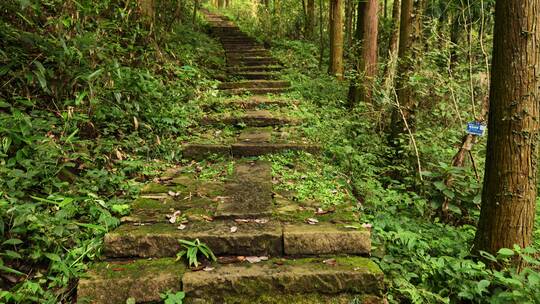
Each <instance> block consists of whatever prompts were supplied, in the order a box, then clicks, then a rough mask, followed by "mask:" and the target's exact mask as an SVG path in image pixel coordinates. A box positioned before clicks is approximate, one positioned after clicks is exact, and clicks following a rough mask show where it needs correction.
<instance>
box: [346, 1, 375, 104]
mask: <svg viewBox="0 0 540 304" xmlns="http://www.w3.org/2000/svg"><path fill="white" fill-rule="evenodd" d="M378 7H379V5H378V3H377V0H367V2H360V3H359V9H358V17H359V20H360V18H362V20H363V21H361V22H360V21H358V26H359V27H358V28H357V35H358V36H357V38H358V39H359V40H361V41H362V47H361V48H360V63H359V66H358V72H359V74H360V75H361V77H360V79H359V81H358V79H353V80H352V83H351V86H350V88H349V105H350V106H351V107H352V106H354V104H356V103H357V102H359V101H365V102H369V103H371V102H372V88H373V84H374V80H375V77H376V76H377V50H378V49H377V36H378V24H379V20H378V14H377V11H378Z"/></svg>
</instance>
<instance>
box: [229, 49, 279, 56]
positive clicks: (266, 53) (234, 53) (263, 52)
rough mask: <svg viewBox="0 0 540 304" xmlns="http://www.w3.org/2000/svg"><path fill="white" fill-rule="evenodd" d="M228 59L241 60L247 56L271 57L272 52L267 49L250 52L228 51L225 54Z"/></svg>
mask: <svg viewBox="0 0 540 304" xmlns="http://www.w3.org/2000/svg"><path fill="white" fill-rule="evenodd" d="M225 56H226V57H227V58H239V57H246V56H271V54H270V51H268V50H266V49H260V50H249V51H228V52H226V53H225Z"/></svg>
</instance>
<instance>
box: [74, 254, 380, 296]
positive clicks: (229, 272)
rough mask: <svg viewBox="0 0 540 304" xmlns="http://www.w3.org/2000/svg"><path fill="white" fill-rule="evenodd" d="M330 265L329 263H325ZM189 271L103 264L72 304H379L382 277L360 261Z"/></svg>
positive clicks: (82, 283)
mask: <svg viewBox="0 0 540 304" xmlns="http://www.w3.org/2000/svg"><path fill="white" fill-rule="evenodd" d="M329 261H330V262H329ZM210 267H211V268H213V269H211V270H209V271H191V270H189V269H186V266H185V265H184V263H183V262H181V261H178V262H175V261H174V259H172V258H161V259H151V260H131V261H106V262H100V263H96V264H94V265H92V266H91V268H90V270H89V271H88V273H87V275H86V276H85V277H83V278H81V279H80V280H79V286H78V288H77V303H93V304H124V303H126V301H127V300H128V299H129V298H133V299H134V300H135V301H136V303H148V302H160V301H161V298H160V294H161V293H165V292H167V291H171V292H173V293H175V292H178V291H182V290H183V291H184V292H186V298H185V303H188V304H189V303H193V304H195V303H216V304H217V303H220V304H222V303H227V304H232V303H237V304H251V303H258V304H264V303H267V304H289V303H294V304H313V303H323V304H349V303H350V301H351V300H353V299H361V302H359V303H363V304H382V303H383V301H382V299H381V294H382V292H383V274H382V272H381V271H380V270H379V268H378V267H377V265H376V264H374V263H373V262H372V261H370V260H368V259H365V258H358V257H336V258H335V259H330V258H328V260H327V261H326V263H325V260H324V259H296V260H290V259H279V260H278V259H273V260H269V261H266V262H261V263H257V264H248V263H247V262H242V263H238V264H232V265H219V264H217V265H211V266H210Z"/></svg>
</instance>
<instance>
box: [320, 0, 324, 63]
mask: <svg viewBox="0 0 540 304" xmlns="http://www.w3.org/2000/svg"><path fill="white" fill-rule="evenodd" d="M323 10H324V1H323V0H319V39H320V56H319V69H322V67H323V60H324V45H325V43H324V28H323V27H324V22H323V21H324V19H323V16H324V13H323Z"/></svg>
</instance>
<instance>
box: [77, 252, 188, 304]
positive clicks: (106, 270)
mask: <svg viewBox="0 0 540 304" xmlns="http://www.w3.org/2000/svg"><path fill="white" fill-rule="evenodd" d="M185 272H186V267H185V265H184V264H183V263H178V262H175V259H172V258H164V259H154V260H129V261H117V262H100V263H96V264H94V265H92V267H91V268H90V270H89V271H88V272H87V273H86V274H85V276H83V277H82V278H81V279H79V285H78V287H77V303H92V304H125V303H126V301H127V300H128V299H129V298H134V299H135V300H136V301H137V303H147V302H158V301H159V302H160V301H161V297H160V294H161V293H166V292H167V291H173V292H176V291H180V290H181V289H182V277H183V275H184V273H185Z"/></svg>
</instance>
